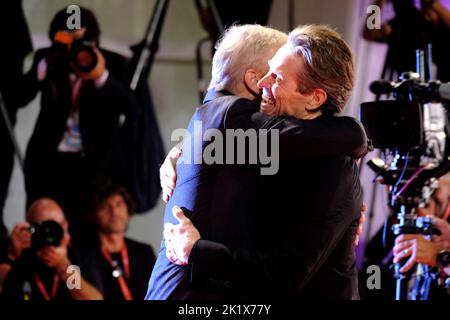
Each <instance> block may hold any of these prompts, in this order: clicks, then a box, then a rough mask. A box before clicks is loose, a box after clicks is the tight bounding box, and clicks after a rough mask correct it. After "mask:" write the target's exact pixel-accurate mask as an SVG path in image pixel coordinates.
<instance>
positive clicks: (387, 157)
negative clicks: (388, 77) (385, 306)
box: [361, 50, 450, 300]
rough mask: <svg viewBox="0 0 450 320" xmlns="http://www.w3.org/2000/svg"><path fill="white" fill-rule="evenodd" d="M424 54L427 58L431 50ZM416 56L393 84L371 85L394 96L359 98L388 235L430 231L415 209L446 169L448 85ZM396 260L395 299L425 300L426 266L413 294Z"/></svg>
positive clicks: (420, 54) (421, 55) (429, 223)
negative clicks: (385, 205)
mask: <svg viewBox="0 0 450 320" xmlns="http://www.w3.org/2000/svg"><path fill="white" fill-rule="evenodd" d="M428 56H429V59H428V61H429V63H430V61H431V50H429V51H428ZM416 58H417V67H418V68H417V69H418V70H417V72H406V73H403V74H402V75H401V76H400V79H399V82H397V83H395V82H389V81H385V80H378V81H375V82H373V83H372V84H371V86H370V89H371V91H372V92H373V93H375V94H377V95H378V96H379V95H382V94H391V93H392V94H393V97H394V99H391V100H384V101H381V100H377V101H374V102H365V103H362V104H361V121H362V123H363V125H364V127H365V129H366V131H367V134H368V136H369V138H370V139H371V141H372V144H373V146H374V147H375V148H378V149H381V150H382V151H383V155H384V158H383V159H381V158H378V157H377V158H374V159H371V160H370V161H369V162H368V165H369V167H370V168H371V169H372V170H374V171H375V172H376V180H377V181H378V182H381V183H383V184H386V185H388V186H389V206H390V207H391V208H392V209H393V212H394V213H395V214H396V215H397V224H396V225H394V226H393V232H394V234H396V235H399V234H414V233H420V234H423V235H424V236H430V235H431V234H432V233H433V229H434V228H433V224H432V220H431V219H429V218H421V217H418V215H417V208H419V207H422V206H425V205H426V203H427V202H428V201H429V199H430V197H431V195H432V194H433V192H434V190H435V189H436V188H437V185H438V184H437V179H438V178H439V177H440V176H442V175H444V174H445V173H447V172H448V171H449V170H450V166H449V163H450V162H449V151H450V148H449V146H450V144H449V141H450V140H449V130H448V128H449V121H448V113H447V107H448V106H447V103H448V101H450V84H448V83H441V82H439V81H429V80H428V79H425V77H424V74H426V72H424V71H425V65H424V64H425V59H424V53H423V51H420V50H418V52H417V55H416ZM430 64H431V63H430ZM428 74H431V71H430V70H428ZM402 264H403V263H399V264H396V265H395V266H394V269H395V277H396V279H397V290H396V299H398V300H404V299H406V298H408V299H427V296H428V288H429V283H430V279H434V278H433V275H431V272H430V270H429V269H428V267H427V266H423V265H420V264H419V265H418V268H419V269H420V274H421V277H423V279H419V280H417V278H416V282H417V281H419V282H418V283H420V285H421V286H422V285H424V286H427V288H422V289H423V290H421V289H417V290H412V291H414V296H411V292H412V291H411V292H410V293H409V296H408V292H407V291H408V290H407V285H408V280H409V279H408V276H407V275H404V274H402V273H400V268H401V266H402ZM424 279H425V280H424ZM415 287H416V286H415Z"/></svg>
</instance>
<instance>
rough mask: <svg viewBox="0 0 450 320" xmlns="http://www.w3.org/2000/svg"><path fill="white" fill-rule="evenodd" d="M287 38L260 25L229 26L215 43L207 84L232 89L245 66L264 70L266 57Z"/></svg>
mask: <svg viewBox="0 0 450 320" xmlns="http://www.w3.org/2000/svg"><path fill="white" fill-rule="evenodd" d="M286 40H287V35H286V34H285V33H283V32H281V31H278V30H275V29H272V28H268V27H263V26H261V25H257V24H246V25H233V26H231V27H230V28H228V29H227V30H226V31H225V32H224V34H223V35H222V37H221V39H220V40H219V41H218V43H217V45H216V52H215V54H214V57H213V62H212V72H211V74H212V78H211V82H210V84H209V88H210V89H212V88H214V89H216V90H218V91H220V90H228V91H230V92H232V93H233V92H234V91H235V90H236V89H237V87H238V86H239V84H240V83H242V82H243V80H244V78H243V77H244V74H245V72H246V71H247V70H248V69H250V68H254V69H256V70H258V71H259V72H261V73H265V72H264V70H265V67H267V61H268V60H269V59H270V58H272V55H273V54H274V53H275V52H276V50H278V49H279V48H280V47H281V46H282V45H283V44H285V43H286Z"/></svg>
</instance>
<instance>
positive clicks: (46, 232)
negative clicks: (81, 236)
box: [30, 220, 64, 250]
mask: <svg viewBox="0 0 450 320" xmlns="http://www.w3.org/2000/svg"><path fill="white" fill-rule="evenodd" d="M30 232H31V248H32V249H34V250H38V249H40V248H42V247H44V246H55V247H58V246H59V245H60V243H61V240H62V238H63V235H64V230H63V228H62V227H61V225H60V224H59V223H58V222H56V221H53V220H47V221H43V222H39V223H32V224H31V226H30Z"/></svg>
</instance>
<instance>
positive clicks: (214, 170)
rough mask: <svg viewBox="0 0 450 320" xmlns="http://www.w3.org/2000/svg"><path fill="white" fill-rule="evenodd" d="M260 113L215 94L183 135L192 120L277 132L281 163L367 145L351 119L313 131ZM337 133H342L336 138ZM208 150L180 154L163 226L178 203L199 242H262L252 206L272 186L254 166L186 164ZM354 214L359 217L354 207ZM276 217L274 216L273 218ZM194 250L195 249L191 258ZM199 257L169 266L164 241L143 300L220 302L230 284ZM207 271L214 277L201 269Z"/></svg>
mask: <svg viewBox="0 0 450 320" xmlns="http://www.w3.org/2000/svg"><path fill="white" fill-rule="evenodd" d="M208 99H209V100H208ZM257 111H258V104H257V103H254V102H251V101H249V100H246V99H243V98H238V97H233V96H226V95H225V96H224V95H223V93H213V94H212V96H211V97H207V102H206V104H205V105H203V106H202V107H200V108H198V109H197V111H196V113H195V114H194V116H193V118H192V119H191V122H190V125H189V128H188V131H189V132H190V133H191V137H192V136H194V135H195V134H194V130H193V129H194V124H195V121H196V120H202V122H201V126H202V128H203V129H206V128H216V129H219V130H221V131H222V132H224V130H226V129H238V128H239V129H249V128H254V129H255V128H256V129H259V128H265V129H270V130H274V129H278V130H280V157H281V159H283V161H289V159H308V158H311V157H313V158H317V157H319V156H323V155H327V154H328V155H330V154H331V155H333V154H339V153H343V154H345V153H347V154H351V155H353V156H355V157H358V156H361V154H362V153H364V152H365V149H366V147H367V144H366V139H365V134H364V131H363V130H362V127H361V125H359V124H358V123H357V122H356V121H354V120H353V119H350V118H341V119H337V118H322V119H321V123H322V126H317V125H316V124H313V123H312V122H308V121H299V120H296V119H294V118H292V117H275V118H274V117H269V116H266V115H264V114H261V113H259V112H257ZM332 130H334V131H332ZM203 131H204V130H203ZM336 132H343V134H342V135H336V134H335V133H336ZM207 145H208V144H207V143H204V144H203V145H202V147H201V148H199V149H194V150H196V151H195V152H194V153H190V152H185V149H184V146H183V155H182V158H181V161H179V162H178V164H177V174H178V177H177V187H176V189H175V191H174V194H173V196H172V197H171V200H170V201H169V203H168V204H167V206H166V212H165V222H171V223H174V224H176V223H177V222H176V221H174V218H173V216H172V213H171V210H172V206H173V205H179V206H182V207H183V208H184V209H185V211H186V212H187V215H188V217H190V218H191V219H192V221H193V222H194V224H195V225H196V227H197V228H199V230H200V233H201V234H202V236H203V238H204V239H209V240H214V241H218V242H222V243H225V244H226V245H227V246H230V248H233V249H234V248H236V249H237V248H252V247H254V246H255V245H256V244H257V243H259V241H255V240H258V238H257V237H256V236H257V235H258V234H257V230H259V229H260V226H258V224H257V223H255V220H254V218H255V217H254V216H253V214H254V213H255V212H256V211H255V205H256V204H258V203H261V204H262V205H263V206H264V205H266V204H269V203H274V201H271V198H270V197H269V198H264V195H263V193H261V192H262V191H263V190H264V188H265V187H264V186H270V183H269V182H266V183H265V184H264V180H263V179H262V178H261V175H260V166H259V165H221V164H215V165H214V164H213V165H206V164H205V163H202V164H186V162H188V163H189V161H187V160H190V161H191V162H192V161H193V160H194V158H195V156H196V154H197V153H198V152H203V151H204V150H205V147H206V146H207ZM247 147H248V145H247ZM247 150H248V149H247ZM224 152H226V150H225V151H224ZM276 187H279V185H277V186H276ZM260 199H267V200H265V201H260ZM357 212H358V213H359V208H358V211H357ZM274 214H275V215H276V216H277V217H278V213H274ZM256 221H257V220H256ZM200 243H202V242H200ZM208 243H210V242H208ZM197 249H198V246H197V247H196V249H195V250H194V254H195V252H197ZM213 254H214V253H213ZM202 257H204V260H202V259H201V258H200V259H199V260H198V261H199V264H198V265H197V263H196V261H197V259H194V258H193V259H191V262H192V265H191V268H189V267H185V266H184V267H183V266H177V265H174V264H171V263H170V262H169V261H168V260H167V258H166V256H165V246H164V242H162V245H161V249H160V252H159V255H158V259H157V262H156V265H155V268H154V271H153V273H152V277H151V279H150V283H149V290H148V293H147V299H200V298H215V297H221V296H222V294H223V292H220V291H221V290H217V288H219V289H223V288H224V287H228V286H231V285H232V284H231V282H230V279H227V278H226V277H225V276H221V277H219V276H217V273H215V272H214V267H212V268H213V270H211V268H210V267H209V266H208V264H209V262H211V261H210V259H209V258H208V257H207V256H203V255H202ZM210 257H214V258H213V260H214V259H215V257H217V258H218V260H216V261H214V263H215V262H217V263H218V266H217V269H216V270H222V267H224V266H225V265H224V266H219V265H220V264H222V261H223V259H221V256H220V254H215V255H214V256H210ZM224 262H226V261H224ZM214 265H215V264H214ZM228 265H230V264H229V263H228ZM207 270H208V271H211V272H212V273H211V272H206V271H207ZM191 271H192V273H191ZM219 274H220V272H219ZM191 280H192V283H193V285H191ZM262 280H263V281H264V279H262ZM203 289H205V290H203ZM216 294H218V295H216Z"/></svg>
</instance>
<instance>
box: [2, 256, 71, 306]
mask: <svg viewBox="0 0 450 320" xmlns="http://www.w3.org/2000/svg"><path fill="white" fill-rule="evenodd" d="M68 254H69V260H70V261H71V262H72V264H75V265H76V264H78V263H77V257H76V255H75V254H74V252H73V251H72V249H71V248H70V247H69V248H68ZM35 273H36V274H37V275H38V277H39V279H40V280H41V281H42V283H43V285H44V286H45V289H46V291H47V293H49V294H51V291H52V286H53V281H54V275H55V272H54V270H53V269H51V268H49V267H47V266H46V265H45V264H44V263H43V262H42V261H41V260H40V259H39V258H38V257H37V256H36V254H35V253H34V252H33V251H32V250H31V249H27V250H25V251H24V252H23V253H22V255H21V256H20V257H19V258H17V260H16V261H14V263H13V264H12V266H11V270H10V271H9V273H8V275H7V277H6V279H5V283H4V285H3V291H2V294H1V297H2V299H5V300H35V301H43V300H46V299H45V297H44V295H43V294H42V292H41V291H40V290H39V288H38V285H37V283H36V281H35ZM52 298H53V299H54V300H71V299H72V298H71V297H70V293H69V289H68V288H67V286H66V283H65V282H64V281H61V280H60V281H59V284H58V289H57V291H56V295H55V297H52Z"/></svg>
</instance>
